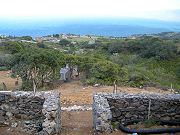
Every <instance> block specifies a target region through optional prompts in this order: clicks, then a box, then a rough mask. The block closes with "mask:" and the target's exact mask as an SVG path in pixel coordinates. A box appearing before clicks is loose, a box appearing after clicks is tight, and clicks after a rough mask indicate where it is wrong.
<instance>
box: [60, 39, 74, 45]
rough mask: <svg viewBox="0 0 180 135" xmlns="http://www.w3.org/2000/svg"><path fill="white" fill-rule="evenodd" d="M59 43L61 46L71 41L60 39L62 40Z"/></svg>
mask: <svg viewBox="0 0 180 135" xmlns="http://www.w3.org/2000/svg"><path fill="white" fill-rule="evenodd" d="M59 44H60V45H62V46H66V45H69V44H71V42H70V41H68V40H66V39H62V40H60V41H59Z"/></svg>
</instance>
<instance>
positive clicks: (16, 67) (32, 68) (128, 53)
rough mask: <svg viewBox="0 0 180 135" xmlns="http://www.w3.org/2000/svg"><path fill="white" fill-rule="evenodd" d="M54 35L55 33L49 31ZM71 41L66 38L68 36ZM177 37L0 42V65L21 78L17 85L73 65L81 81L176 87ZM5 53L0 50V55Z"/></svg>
mask: <svg viewBox="0 0 180 135" xmlns="http://www.w3.org/2000/svg"><path fill="white" fill-rule="evenodd" d="M53 36H54V37H59V35H57V34H56V35H53ZM71 40H72V39H71ZM179 48H180V41H179V40H177V39H176V38H174V39H173V38H172V39H169V38H168V39H164V38H157V37H156V38H155V37H151V36H142V37H139V38H137V39H128V38H126V39H121V38H119V39H118V38H117V39H111V38H104V37H99V38H97V39H96V42H95V43H94V44H88V42H87V41H83V40H81V42H78V41H76V44H71V42H70V40H66V39H62V40H60V42H59V44H56V43H52V44H51V43H37V45H35V44H30V43H20V42H12V41H8V42H4V43H1V47H0V51H1V54H2V55H0V66H2V69H3V67H4V66H5V67H8V68H11V69H13V71H14V72H15V73H16V74H17V75H18V76H19V77H21V79H22V81H23V86H22V87H23V89H32V83H33V82H34V83H35V84H36V85H37V87H38V88H40V87H43V86H44V83H46V82H53V81H56V80H58V79H59V70H60V68H62V67H64V66H65V65H66V64H69V66H70V68H71V70H72V69H73V68H74V67H77V69H78V74H81V81H82V82H83V83H84V84H95V83H99V84H105V85H112V84H113V82H114V81H117V84H118V85H126V86H133V87H143V86H160V87H167V88H168V87H170V86H171V85H172V86H173V88H175V89H180V57H179V56H180V49H179ZM4 54H5V55H4Z"/></svg>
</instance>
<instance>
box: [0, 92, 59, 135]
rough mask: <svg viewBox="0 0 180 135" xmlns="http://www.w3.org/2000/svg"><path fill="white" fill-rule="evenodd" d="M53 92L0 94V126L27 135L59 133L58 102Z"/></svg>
mask: <svg viewBox="0 0 180 135" xmlns="http://www.w3.org/2000/svg"><path fill="white" fill-rule="evenodd" d="M59 100H60V99H59V94H58V93H55V92H37V93H36V94H34V93H33V92H22V91H20V92H0V126H9V127H11V128H16V127H18V128H19V129H22V131H23V132H26V133H28V134H37V135H40V134H43V135H46V134H47V135H48V134H49V135H50V134H55V133H59V132H60V102H59Z"/></svg>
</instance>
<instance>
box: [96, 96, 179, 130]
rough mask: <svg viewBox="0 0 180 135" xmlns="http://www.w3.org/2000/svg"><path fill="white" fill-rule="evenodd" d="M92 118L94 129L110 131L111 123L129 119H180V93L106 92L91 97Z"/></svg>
mask: <svg viewBox="0 0 180 135" xmlns="http://www.w3.org/2000/svg"><path fill="white" fill-rule="evenodd" d="M93 101H94V103H93V117H94V118H93V119H94V128H95V130H96V131H105V132H107V131H108V132H110V131H112V123H114V122H121V123H123V122H125V121H129V120H137V119H141V120H146V119H148V117H149V118H152V119H160V120H176V121H180V94H169V95H160V94H125V93H118V94H107V93H99V94H95V95H94V97H93Z"/></svg>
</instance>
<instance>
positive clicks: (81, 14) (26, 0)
mask: <svg viewBox="0 0 180 135" xmlns="http://www.w3.org/2000/svg"><path fill="white" fill-rule="evenodd" d="M99 17H113V18H121V17H129V18H144V19H156V20H164V21H176V22H180V0H0V18H10V19H27V18H28V19H43V18H67V19H68V18H71V19H72V18H99Z"/></svg>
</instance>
